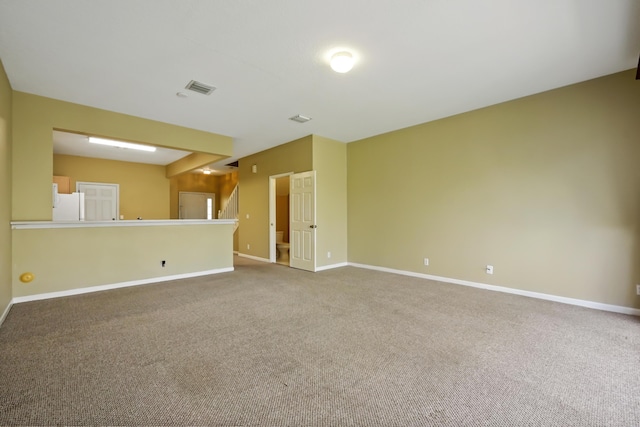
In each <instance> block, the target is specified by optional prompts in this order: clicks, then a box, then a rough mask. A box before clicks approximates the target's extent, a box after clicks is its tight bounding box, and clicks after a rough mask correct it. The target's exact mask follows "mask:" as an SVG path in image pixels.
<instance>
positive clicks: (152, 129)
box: [12, 92, 233, 221]
mask: <svg viewBox="0 0 640 427" xmlns="http://www.w3.org/2000/svg"><path fill="white" fill-rule="evenodd" d="M53 129H60V130H66V131H74V132H78V133H84V134H90V135H96V136H103V137H111V138H119V139H125V140H128V141H135V142H141V143H147V144H153V145H157V146H162V147H170V148H178V149H183V150H188V151H197V152H204V153H212V154H220V155H223V156H230V155H231V154H232V150H233V145H232V139H231V138H230V137H226V136H221V135H216V134H213V133H209V132H203V131H198V130H195V129H189V128H184V127H180V126H175V125H171V124H168V123H162V122H156V121H152V120H147V119H142V118H139V117H134V116H128V115H125V114H119V113H114V112H111V111H106V110H100V109H97V108H92V107H87V106H84V105H79V104H72V103H69V102H64V101H58V100H55V99H50V98H44V97H41V96H36V95H30V94H27V93H23V92H13V153H12V158H13V163H12V164H13V171H12V177H13V192H12V200H13V206H12V212H13V213H12V219H13V220H14V221H22V220H26V221H27V220H45V221H47V220H51V216H52V212H51V206H50V205H51V203H50V199H51V194H50V193H51V176H52V175H53V160H52V159H53V149H52V146H53V142H52V133H51V132H52V130H53Z"/></svg>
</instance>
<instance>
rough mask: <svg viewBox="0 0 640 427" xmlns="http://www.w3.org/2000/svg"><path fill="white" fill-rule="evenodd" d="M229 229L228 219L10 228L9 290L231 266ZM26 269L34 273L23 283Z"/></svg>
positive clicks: (20, 292)
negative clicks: (205, 222)
mask: <svg viewBox="0 0 640 427" xmlns="http://www.w3.org/2000/svg"><path fill="white" fill-rule="evenodd" d="M232 232H233V225H227V224H209V225H170V226H137V227H122V226H119V227H94V228H71V229H31V230H13V257H14V258H13V262H14V266H15V268H14V271H13V296H14V297H21V296H27V295H37V294H42V293H48V292H58V291H65V290H70V289H79V288H85V287H91V286H98V285H108V284H114V283H121V282H128V281H133V280H142V279H151V278H154V277H162V276H171V275H177V274H185V273H192V272H200V271H208V270H216V269H221V268H229V267H233V253H232V251H231V245H232ZM162 260H166V261H167V263H166V267H164V268H163V267H161V261H162ZM25 272H30V273H32V274H33V275H34V276H35V279H34V280H33V281H32V282H30V283H28V284H25V283H22V282H20V280H19V277H20V275H21V274H22V273H25Z"/></svg>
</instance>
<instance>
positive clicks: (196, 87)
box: [185, 80, 216, 95]
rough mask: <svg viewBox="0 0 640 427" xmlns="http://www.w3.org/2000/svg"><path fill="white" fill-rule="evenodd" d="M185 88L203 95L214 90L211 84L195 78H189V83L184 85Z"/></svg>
mask: <svg viewBox="0 0 640 427" xmlns="http://www.w3.org/2000/svg"><path fill="white" fill-rule="evenodd" d="M185 89H189V90H192V91H194V92H198V93H201V94H203V95H211V92H213V91H214V90H216V88H215V87H213V86H211V85H206V84H204V83H200V82H197V81H195V80H191V81H190V82H189V84H188V85H186V86H185Z"/></svg>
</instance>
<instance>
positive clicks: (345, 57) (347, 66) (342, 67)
mask: <svg viewBox="0 0 640 427" xmlns="http://www.w3.org/2000/svg"><path fill="white" fill-rule="evenodd" d="M354 63H355V59H354V58H353V55H352V54H351V53H350V52H347V51H346V50H345V51H340V52H336V53H334V54H333V55H331V61H330V64H331V68H332V69H333V71H335V72H336V73H347V72H349V71H350V70H351V69H352V68H353V64H354Z"/></svg>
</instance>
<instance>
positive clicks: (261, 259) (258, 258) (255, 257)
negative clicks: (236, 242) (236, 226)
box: [238, 252, 271, 263]
mask: <svg viewBox="0 0 640 427" xmlns="http://www.w3.org/2000/svg"><path fill="white" fill-rule="evenodd" d="M238 256H241V257H242V258H249V259H252V260H254V261H260V262H268V263H271V261H270V260H269V258H260V257H257V256H253V255H247V254H242V253H240V252H238Z"/></svg>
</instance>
